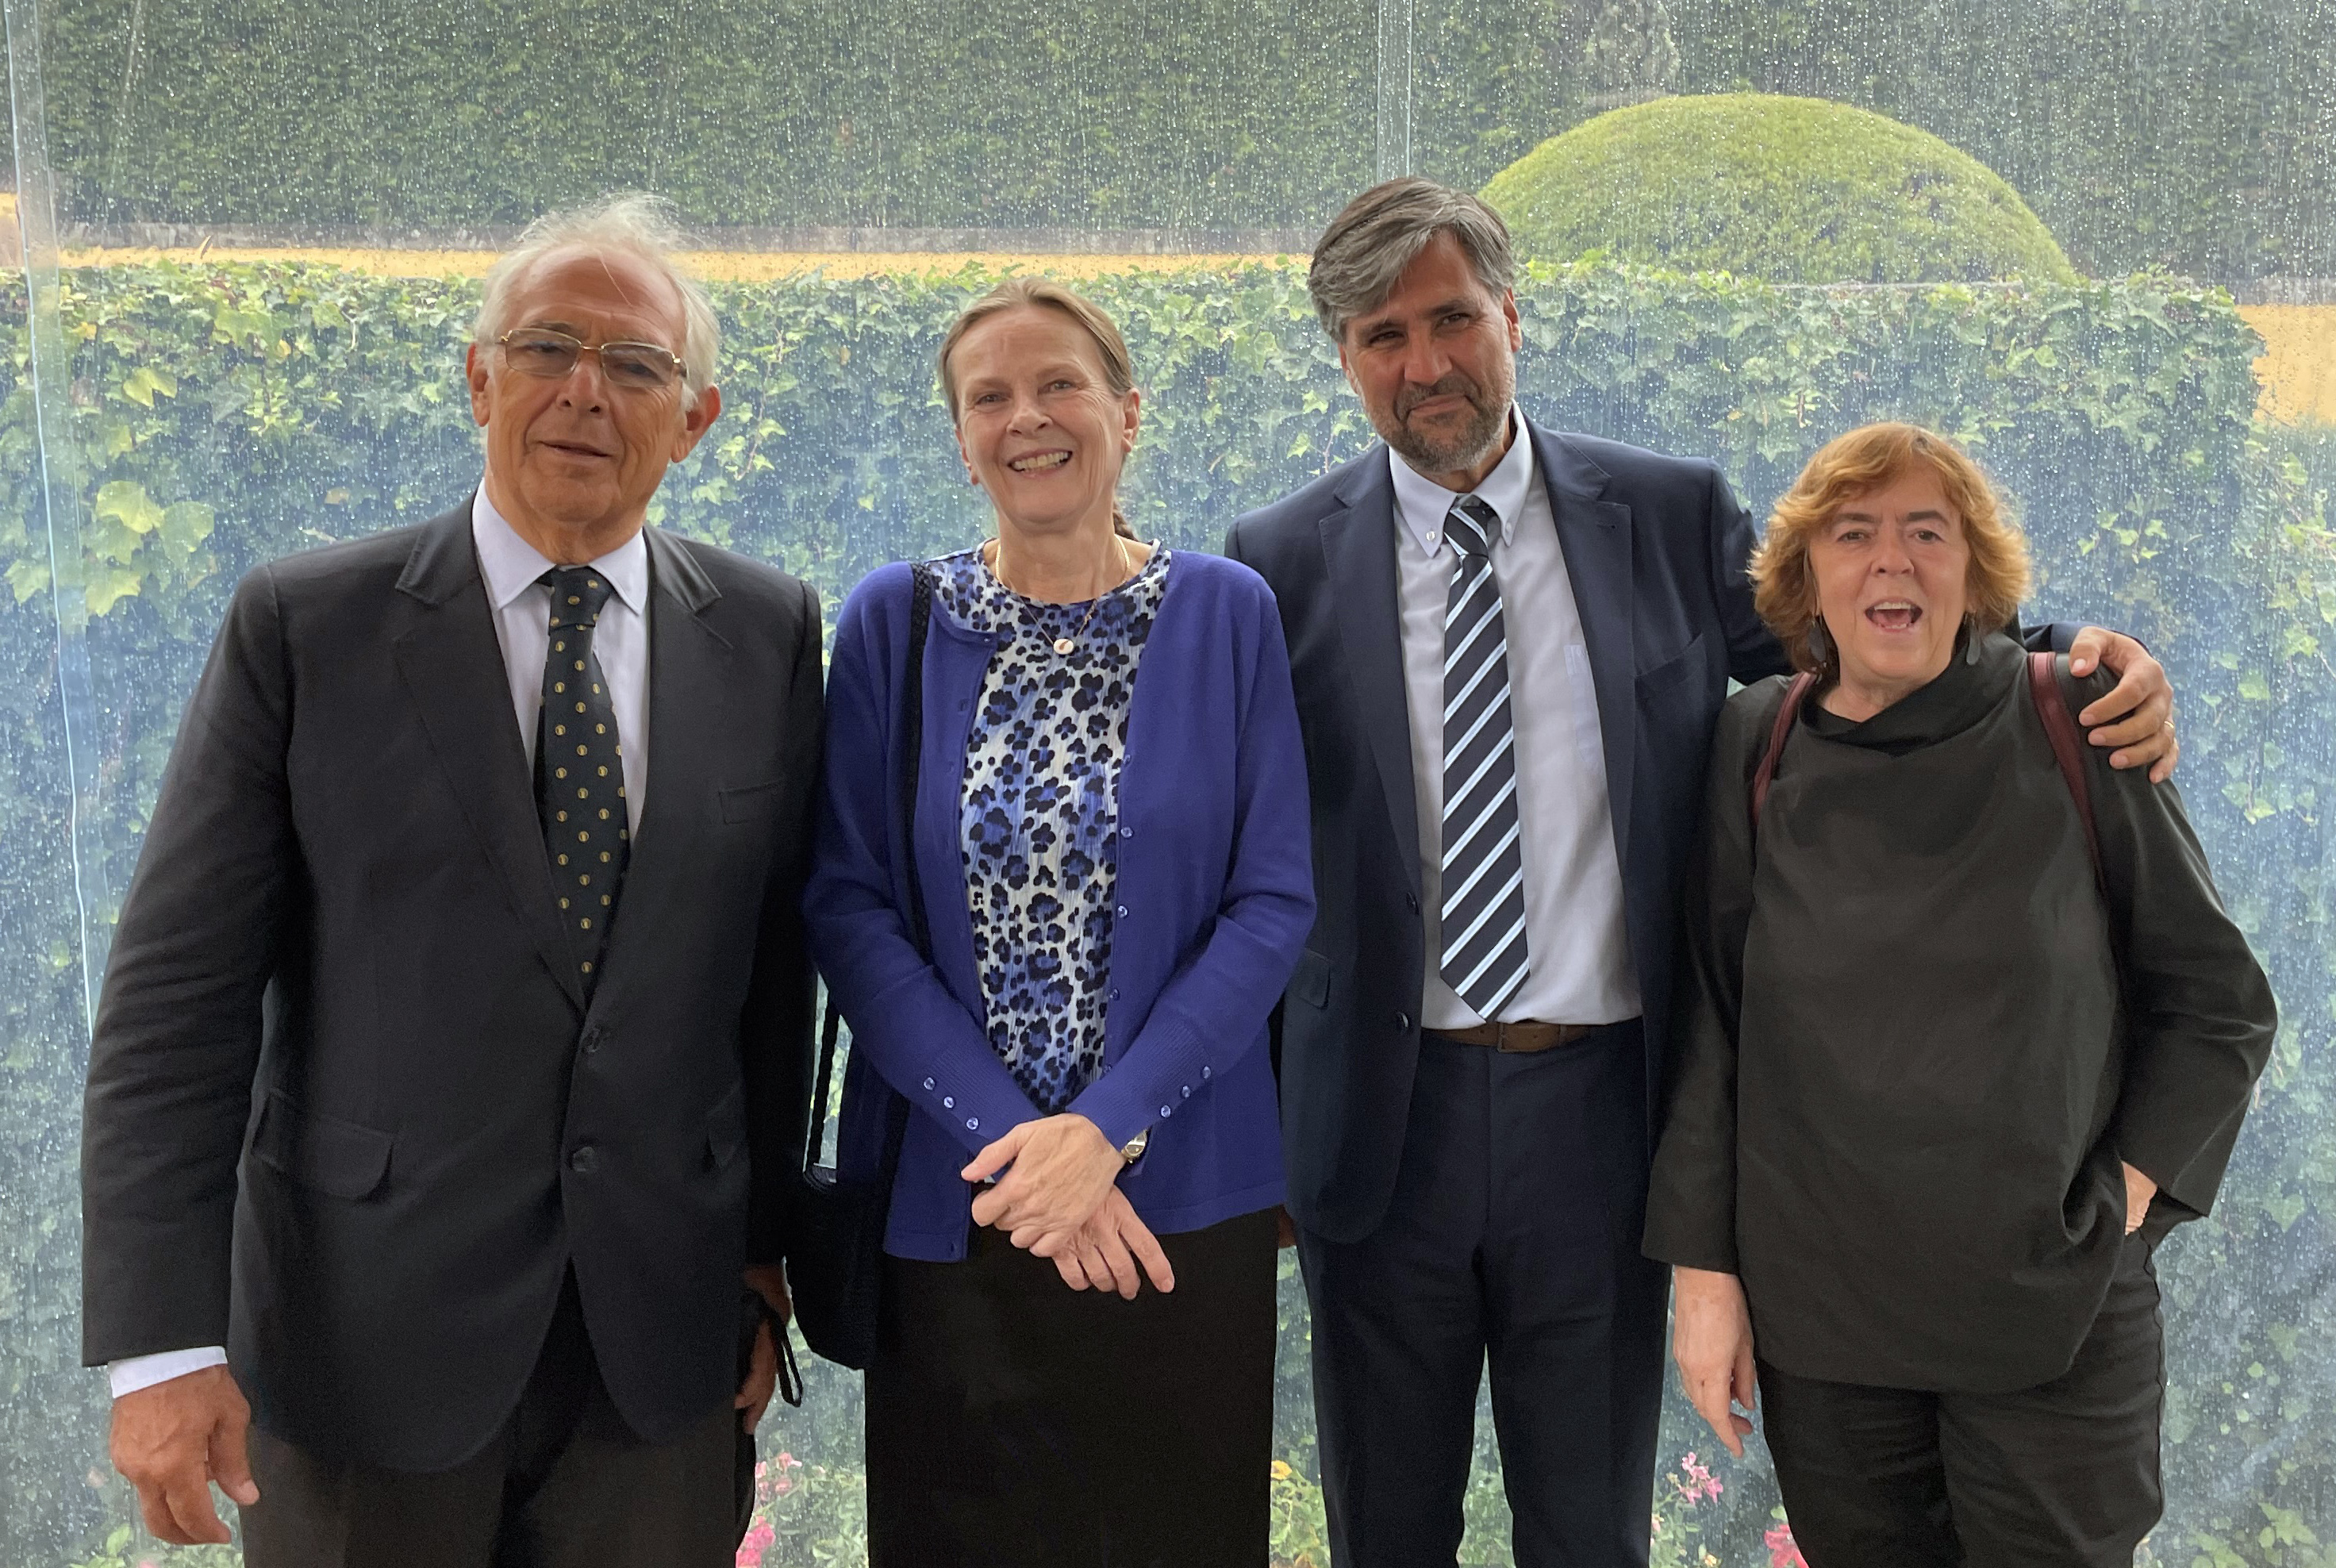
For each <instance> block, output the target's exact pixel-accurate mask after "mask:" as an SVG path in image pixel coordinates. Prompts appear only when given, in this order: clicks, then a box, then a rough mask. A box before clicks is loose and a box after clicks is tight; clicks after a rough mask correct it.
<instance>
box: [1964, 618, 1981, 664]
mask: <svg viewBox="0 0 2336 1568" xmlns="http://www.w3.org/2000/svg"><path fill="white" fill-rule="evenodd" d="M1963 641H1964V643H1965V644H1966V645H1967V646H1966V647H1965V648H1964V649H1963V662H1964V663H1965V664H1977V663H1978V662H1979V622H1977V621H1975V620H1973V619H1972V618H1971V617H1969V616H1965V617H1963Z"/></svg>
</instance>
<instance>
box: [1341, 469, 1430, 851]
mask: <svg viewBox="0 0 2336 1568" xmlns="http://www.w3.org/2000/svg"><path fill="white" fill-rule="evenodd" d="M1390 461H1392V459H1391V457H1390V454H1389V453H1387V451H1386V449H1385V448H1383V447H1375V448H1373V449H1372V451H1371V453H1369V454H1368V456H1366V457H1365V458H1364V459H1363V460H1362V461H1361V462H1360V463H1358V464H1357V465H1356V472H1355V476H1354V478H1353V480H1352V481H1351V482H1349V483H1348V486H1347V487H1346V488H1345V490H1344V491H1342V492H1341V493H1340V496H1339V499H1340V500H1342V501H1344V502H1346V503H1347V506H1346V510H1345V511H1333V512H1330V513H1329V514H1328V515H1327V516H1325V517H1324V518H1323V519H1322V521H1321V525H1320V526H1321V532H1322V554H1323V557H1324V560H1325V563H1326V565H1327V567H1328V569H1329V584H1330V594H1331V602H1332V605H1333V607H1334V613H1335V614H1336V615H1337V617H1338V634H1339V641H1340V643H1341V644H1342V646H1343V647H1344V648H1345V650H1346V655H1347V667H1348V677H1349V679H1351V680H1352V682H1353V683H1354V690H1355V700H1356V706H1357V709H1358V716H1359V717H1360V720H1361V723H1362V728H1363V733H1364V734H1365V735H1367V736H1368V737H1369V743H1370V752H1371V757H1372V760H1373V761H1374V762H1375V763H1376V764H1377V767H1378V774H1379V793H1380V794H1382V795H1384V796H1386V798H1387V817H1388V824H1389V825H1390V826H1391V827H1393V828H1394V829H1395V842H1396V849H1397V858H1398V859H1399V860H1400V861H1401V862H1403V869H1404V880H1405V881H1406V882H1407V883H1408V884H1409V885H1410V887H1411V890H1412V891H1413V892H1414V893H1415V894H1416V893H1417V892H1418V891H1419V854H1420V847H1419V805H1418V800H1417V797H1416V794H1415V793H1414V791H1413V789H1412V774H1411V703H1410V699H1409V696H1408V691H1409V688H1408V687H1406V684H1405V681H1404V672H1403V607H1402V603H1401V595H1400V594H1399V593H1398V591H1397V583H1396V554H1395V552H1396V541H1395V529H1396V521H1395V481H1394V479H1393V478H1392V477H1391V476H1390V475H1389V473H1388V472H1387V463H1389V462H1390Z"/></svg>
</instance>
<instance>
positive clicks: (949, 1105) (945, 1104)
mask: <svg viewBox="0 0 2336 1568" xmlns="http://www.w3.org/2000/svg"><path fill="white" fill-rule="evenodd" d="M941 1109H942V1110H944V1111H954V1110H956V1109H957V1097H956V1096H953V1095H943V1096H941Z"/></svg>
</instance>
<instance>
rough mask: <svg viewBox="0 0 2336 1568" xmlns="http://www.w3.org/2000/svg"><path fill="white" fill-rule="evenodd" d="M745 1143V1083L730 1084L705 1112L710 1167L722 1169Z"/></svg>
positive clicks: (707, 1152)
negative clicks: (725, 1092)
mask: <svg viewBox="0 0 2336 1568" xmlns="http://www.w3.org/2000/svg"><path fill="white" fill-rule="evenodd" d="M745 1146H746V1086H745V1085H744V1084H733V1085H731V1086H730V1092H729V1093H728V1094H726V1095H725V1096H722V1097H721V1098H720V1099H719V1100H716V1101H715V1103H714V1109H713V1110H711V1111H709V1112H707V1113H706V1162H707V1164H708V1165H709V1167H710V1168H711V1169H714V1170H716V1171H718V1170H721V1169H722V1168H723V1167H724V1166H725V1165H727V1164H729V1163H730V1162H731V1161H733V1160H735V1159H736V1158H737V1157H738V1152H739V1151H740V1150H741V1149H744V1148H745Z"/></svg>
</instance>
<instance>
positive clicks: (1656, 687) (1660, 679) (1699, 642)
mask: <svg viewBox="0 0 2336 1568" xmlns="http://www.w3.org/2000/svg"><path fill="white" fill-rule="evenodd" d="M1702 666H1703V634H1702V633H1701V632H1698V633H1696V634H1695V637H1694V638H1693V639H1692V640H1690V641H1689V643H1688V645H1687V646H1686V647H1685V648H1681V649H1679V652H1677V653H1676V654H1673V655H1672V656H1671V657H1669V658H1667V659H1665V660H1663V661H1662V663H1660V664H1659V665H1656V666H1655V667H1653V668H1651V669H1642V670H1640V672H1639V676H1638V680H1639V695H1640V696H1642V697H1644V696H1653V695H1655V694H1656V693H1658V692H1661V691H1665V690H1668V689H1669V688H1670V687H1674V686H1677V685H1679V682H1680V681H1682V680H1684V679H1685V678H1686V677H1688V676H1689V675H1691V674H1693V673H1694V672H1695V671H1696V670H1698V669H1699V668H1701V667H1702Z"/></svg>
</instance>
